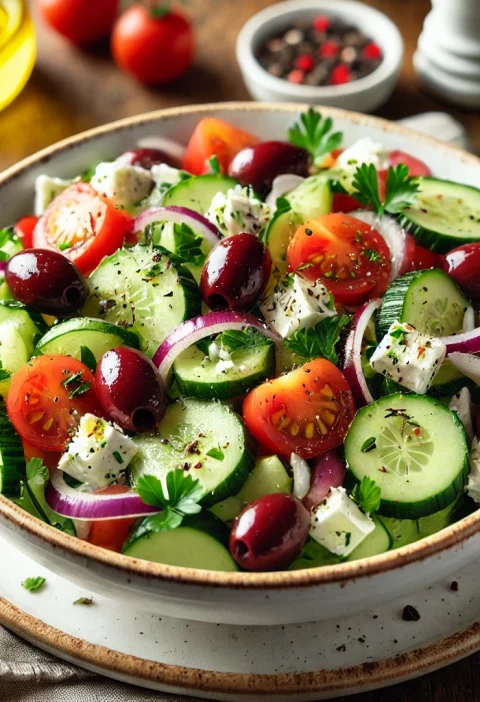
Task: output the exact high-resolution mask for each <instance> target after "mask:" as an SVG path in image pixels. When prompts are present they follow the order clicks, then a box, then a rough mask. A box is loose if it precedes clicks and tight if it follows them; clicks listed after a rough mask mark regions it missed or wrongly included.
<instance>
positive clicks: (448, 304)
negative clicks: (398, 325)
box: [377, 268, 470, 339]
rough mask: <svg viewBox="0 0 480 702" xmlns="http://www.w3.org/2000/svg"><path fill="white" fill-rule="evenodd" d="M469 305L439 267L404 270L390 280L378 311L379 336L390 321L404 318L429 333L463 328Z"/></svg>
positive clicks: (438, 333)
mask: <svg viewBox="0 0 480 702" xmlns="http://www.w3.org/2000/svg"><path fill="white" fill-rule="evenodd" d="M469 307H470V303H469V302H468V300H467V298H466V297H465V296H464V295H463V293H462V292H461V291H460V288H458V287H457V285H456V284H455V283H454V282H453V280H452V279H451V278H450V276H448V275H447V274H446V273H444V272H443V271H441V270H438V269H437V268H430V269H429V270H426V271H412V272H411V273H406V274H405V275H402V276H401V277H400V278H397V279H396V280H394V281H393V283H391V285H390V286H389V288H388V289H387V291H386V293H385V297H384V298H383V303H382V307H381V309H380V313H379V315H378V321H377V333H378V338H379V339H381V338H382V337H383V336H385V334H386V333H387V331H388V328H389V327H390V325H391V324H393V322H397V321H398V322H407V323H408V324H411V325H412V326H413V327H415V329H416V330H417V331H419V332H420V333H422V334H429V335H430V336H450V335H451V334H455V333H456V332H458V331H459V330H460V329H462V328H463V318H464V316H465V312H466V310H467V309H468V308H469Z"/></svg>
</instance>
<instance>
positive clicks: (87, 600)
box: [73, 597, 93, 605]
mask: <svg viewBox="0 0 480 702" xmlns="http://www.w3.org/2000/svg"><path fill="white" fill-rule="evenodd" d="M73 604H74V605H92V604H93V597H79V598H78V600H75V602H74V603H73Z"/></svg>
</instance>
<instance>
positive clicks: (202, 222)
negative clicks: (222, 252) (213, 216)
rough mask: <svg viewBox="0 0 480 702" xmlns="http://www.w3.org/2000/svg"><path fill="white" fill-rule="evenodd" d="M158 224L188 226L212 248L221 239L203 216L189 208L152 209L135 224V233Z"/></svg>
mask: <svg viewBox="0 0 480 702" xmlns="http://www.w3.org/2000/svg"><path fill="white" fill-rule="evenodd" d="M158 222H173V223H174V224H187V225H188V226H189V227H191V228H192V229H193V230H194V231H195V232H196V233H197V234H200V235H201V236H202V237H203V238H204V239H205V240H206V241H208V243H209V244H210V245H211V246H215V244H218V242H219V240H220V239H221V236H220V232H219V231H218V229H217V228H216V227H215V226H214V225H213V224H212V223H211V222H209V221H208V219H206V218H205V217H202V215H201V214H199V213H198V212H195V211H194V210H190V209H188V207H176V206H175V205H172V206H171V207H151V208H150V209H148V210H145V212H142V214H141V215H139V216H138V217H137V218H136V219H135V221H134V223H133V231H134V232H143V231H145V228H146V227H147V226H148V225H150V224H155V223H158Z"/></svg>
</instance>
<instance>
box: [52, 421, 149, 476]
mask: <svg viewBox="0 0 480 702" xmlns="http://www.w3.org/2000/svg"><path fill="white" fill-rule="evenodd" d="M136 453H137V447H136V445H135V444H134V443H133V441H131V439H128V438H127V437H126V436H125V435H124V434H123V433H122V432H121V431H119V430H118V429H116V428H115V427H113V426H112V425H111V424H109V423H108V422H106V421H105V420H104V419H101V418H100V417H95V415H93V414H86V415H85V416H83V417H82V418H81V420H80V424H79V425H78V427H77V431H76V433H75V435H74V437H73V439H72V440H71V442H70V443H69V444H68V447H67V450H66V451H65V453H64V454H63V456H62V457H61V459H60V462H59V464H58V467H59V469H60V470H63V471H64V472H65V473H68V475H71V476H72V478H75V479H76V480H80V481H81V482H82V483H88V485H89V486H90V487H91V488H93V489H94V490H95V489H98V488H103V487H107V486H108V485H110V484H111V483H113V482H115V481H116V480H118V478H119V476H120V474H121V473H123V472H124V471H125V468H126V467H127V466H128V464H129V463H130V461H131V460H132V458H133V457H134V456H135V454H136Z"/></svg>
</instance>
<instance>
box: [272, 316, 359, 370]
mask: <svg viewBox="0 0 480 702" xmlns="http://www.w3.org/2000/svg"><path fill="white" fill-rule="evenodd" d="M349 323H350V317H349V316H348V315H345V314H341V315H336V316H335V317H327V318H326V319H322V320H321V321H320V322H318V324H316V325H315V326H314V327H311V328H310V329H299V330H298V331H296V332H295V333H294V334H292V336H291V337H290V338H288V339H285V346H286V347H287V348H288V349H290V351H293V352H294V353H296V354H297V355H298V356H301V357H302V359H303V358H305V359H307V360H309V361H311V360H313V359H314V358H326V359H328V360H329V361H331V362H332V363H335V364H337V363H338V353H337V350H336V345H337V344H338V342H339V341H340V333H341V331H342V329H343V328H344V327H345V326H346V325H347V324H349Z"/></svg>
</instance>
